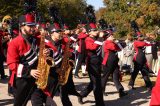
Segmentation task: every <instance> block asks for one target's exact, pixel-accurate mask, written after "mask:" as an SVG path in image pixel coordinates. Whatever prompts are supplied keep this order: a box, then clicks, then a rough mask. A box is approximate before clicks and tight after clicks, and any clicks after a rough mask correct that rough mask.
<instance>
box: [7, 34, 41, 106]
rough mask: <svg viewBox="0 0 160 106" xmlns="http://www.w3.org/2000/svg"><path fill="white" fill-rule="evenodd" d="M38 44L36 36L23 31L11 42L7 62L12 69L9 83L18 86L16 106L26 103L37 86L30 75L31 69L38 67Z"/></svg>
mask: <svg viewBox="0 0 160 106" xmlns="http://www.w3.org/2000/svg"><path fill="white" fill-rule="evenodd" d="M37 44H38V43H37V40H36V39H35V38H34V37H31V36H30V37H28V36H27V35H22V34H21V33H20V34H19V36H17V37H16V38H14V39H13V40H12V41H11V42H10V43H9V46H8V52H7V64H8V66H9V69H10V70H11V71H12V75H11V78H10V81H9V83H10V84H11V85H13V84H15V86H16V96H15V102H14V105H15V106H22V105H23V104H25V103H26V102H27V99H29V96H30V95H31V94H30V93H31V92H32V91H33V90H34V88H35V87H36V85H35V79H34V78H33V77H32V76H31V75H30V71H31V69H36V67H37V60H38V46H37ZM14 81H16V82H14Z"/></svg>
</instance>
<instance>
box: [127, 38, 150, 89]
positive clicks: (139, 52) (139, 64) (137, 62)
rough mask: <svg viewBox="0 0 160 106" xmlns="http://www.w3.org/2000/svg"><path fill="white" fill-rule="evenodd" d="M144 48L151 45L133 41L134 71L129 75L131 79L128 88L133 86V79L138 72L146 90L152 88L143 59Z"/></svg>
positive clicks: (144, 58)
mask: <svg viewBox="0 0 160 106" xmlns="http://www.w3.org/2000/svg"><path fill="white" fill-rule="evenodd" d="M145 46H151V44H148V43H146V42H144V41H138V40H137V41H134V49H135V51H136V54H135V56H134V59H133V62H134V71H133V72H132V73H131V79H130V81H129V86H132V87H133V86H134V82H135V79H136V77H137V75H138V72H139V71H141V73H142V76H143V79H144V81H145V83H146V87H147V88H151V87H152V83H151V81H150V79H149V76H148V74H149V68H148V67H147V65H146V63H147V59H146V57H145Z"/></svg>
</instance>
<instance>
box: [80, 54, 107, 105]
mask: <svg viewBox="0 0 160 106" xmlns="http://www.w3.org/2000/svg"><path fill="white" fill-rule="evenodd" d="M99 60H100V59H99V57H93V58H90V59H89V61H88V64H87V66H88V74H89V78H90V82H89V84H88V86H87V87H86V88H85V89H84V90H82V91H81V95H82V97H86V96H87V95H88V94H89V93H90V92H91V91H92V90H93V93H94V98H95V101H96V106H105V105H104V100H103V93H102V87H101V70H100V68H101V62H100V61H99Z"/></svg>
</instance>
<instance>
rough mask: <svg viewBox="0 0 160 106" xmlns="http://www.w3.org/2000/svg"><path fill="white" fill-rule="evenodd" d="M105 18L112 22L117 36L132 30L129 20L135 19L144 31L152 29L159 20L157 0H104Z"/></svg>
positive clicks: (159, 7) (159, 3)
mask: <svg viewBox="0 0 160 106" xmlns="http://www.w3.org/2000/svg"><path fill="white" fill-rule="evenodd" d="M103 2H104V4H105V6H106V8H105V9H106V12H105V13H104V17H105V20H107V21H108V22H110V23H114V24H115V25H116V27H117V28H116V29H117V37H122V36H125V35H126V34H127V33H128V32H130V31H132V29H131V28H130V21H132V20H136V22H137V23H138V25H139V27H140V30H141V31H142V32H144V33H146V32H150V31H151V30H154V27H155V26H157V25H159V22H160V19H159V17H160V11H159V10H160V1H159V0H128V1H127V0H104V1H103Z"/></svg>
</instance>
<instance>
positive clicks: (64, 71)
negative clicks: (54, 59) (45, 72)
mask: <svg viewBox="0 0 160 106" xmlns="http://www.w3.org/2000/svg"><path fill="white" fill-rule="evenodd" d="M69 45H70V40H69V42H68V43H67V44H66V47H65V50H64V55H63V60H62V64H61V67H60V68H59V70H58V72H57V73H58V75H59V77H58V78H59V79H58V81H59V84H60V85H65V84H66V83H67V81H68V77H69V74H70V71H71V69H72V66H73V65H74V62H73V61H72V60H69V57H70V55H71V53H70V51H69Z"/></svg>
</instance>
